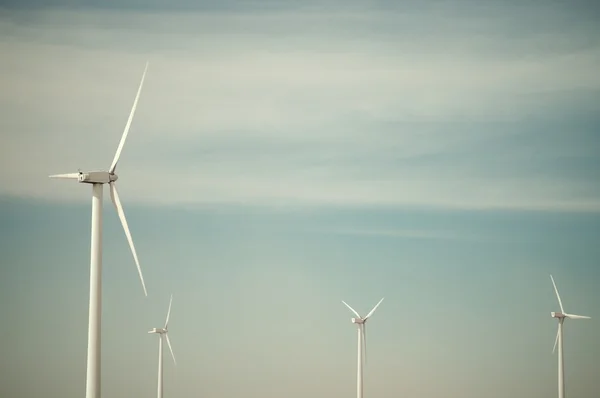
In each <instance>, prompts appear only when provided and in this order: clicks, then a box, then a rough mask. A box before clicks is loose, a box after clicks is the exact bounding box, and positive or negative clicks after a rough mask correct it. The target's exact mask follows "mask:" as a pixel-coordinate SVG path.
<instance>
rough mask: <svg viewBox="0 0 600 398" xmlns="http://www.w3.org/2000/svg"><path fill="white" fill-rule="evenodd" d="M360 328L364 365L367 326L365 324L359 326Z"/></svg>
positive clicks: (365, 360)
mask: <svg viewBox="0 0 600 398" xmlns="http://www.w3.org/2000/svg"><path fill="white" fill-rule="evenodd" d="M361 326H362V341H363V344H362V346H363V360H364V362H365V365H366V364H367V325H366V324H365V323H362V324H361Z"/></svg>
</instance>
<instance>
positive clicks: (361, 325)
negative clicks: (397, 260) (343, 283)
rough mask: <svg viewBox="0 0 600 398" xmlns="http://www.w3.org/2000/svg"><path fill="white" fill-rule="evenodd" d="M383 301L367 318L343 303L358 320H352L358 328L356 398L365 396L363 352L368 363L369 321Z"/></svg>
mask: <svg viewBox="0 0 600 398" xmlns="http://www.w3.org/2000/svg"><path fill="white" fill-rule="evenodd" d="M382 301H383V298H382V299H381V300H379V302H378V303H377V304H376V305H375V307H373V309H372V310H371V311H370V312H369V313H368V314H367V316H365V317H364V318H363V317H361V316H360V315H359V314H358V312H356V311H355V310H354V308H352V307H350V306H349V305H348V304H347V303H346V302H345V301H344V300H342V303H344V305H345V306H346V307H348V308H349V309H350V311H352V312H353V313H354V314H355V315H356V318H352V323H355V324H356V325H357V326H358V370H357V373H356V397H357V398H362V396H363V350H364V362H365V363H366V362H367V327H366V323H367V320H368V319H369V318H370V317H371V315H373V313H374V312H375V310H376V309H377V307H379V304H381V302H382Z"/></svg>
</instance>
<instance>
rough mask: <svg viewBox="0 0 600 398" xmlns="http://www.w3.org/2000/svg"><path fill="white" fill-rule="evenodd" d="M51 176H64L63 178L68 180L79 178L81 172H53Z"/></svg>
mask: <svg viewBox="0 0 600 398" xmlns="http://www.w3.org/2000/svg"><path fill="white" fill-rule="evenodd" d="M49 177H50V178H62V179H68V180H78V179H79V173H67V174H53V175H51V176H49Z"/></svg>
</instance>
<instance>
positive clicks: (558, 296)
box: [550, 275, 565, 314]
mask: <svg viewBox="0 0 600 398" xmlns="http://www.w3.org/2000/svg"><path fill="white" fill-rule="evenodd" d="M550 279H552V285H553V286H554V291H555V292H556V298H557V299H558V305H560V312H562V313H563V314H564V313H565V310H564V308H563V305H562V301H561V300H560V294H558V289H557V288H556V283H554V278H553V277H552V275H550Z"/></svg>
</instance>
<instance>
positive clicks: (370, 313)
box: [365, 298, 383, 319]
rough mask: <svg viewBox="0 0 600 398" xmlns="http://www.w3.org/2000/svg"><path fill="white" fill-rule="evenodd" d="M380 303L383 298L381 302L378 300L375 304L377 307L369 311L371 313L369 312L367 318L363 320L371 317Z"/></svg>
mask: <svg viewBox="0 0 600 398" xmlns="http://www.w3.org/2000/svg"><path fill="white" fill-rule="evenodd" d="M382 301H383V298H382V299H381V300H379V302H378V303H377V305H375V307H373V309H372V310H371V312H369V313H368V314H367V316H366V317H365V319H368V318H369V317H370V316H371V315H373V313H374V312H375V310H376V309H377V307H379V304H381V302H382Z"/></svg>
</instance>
